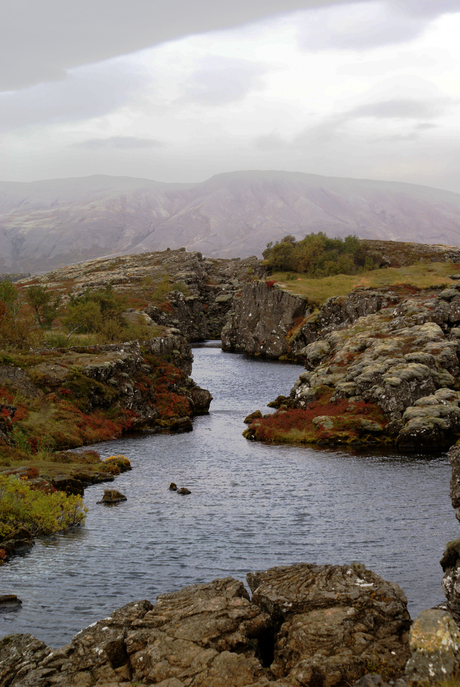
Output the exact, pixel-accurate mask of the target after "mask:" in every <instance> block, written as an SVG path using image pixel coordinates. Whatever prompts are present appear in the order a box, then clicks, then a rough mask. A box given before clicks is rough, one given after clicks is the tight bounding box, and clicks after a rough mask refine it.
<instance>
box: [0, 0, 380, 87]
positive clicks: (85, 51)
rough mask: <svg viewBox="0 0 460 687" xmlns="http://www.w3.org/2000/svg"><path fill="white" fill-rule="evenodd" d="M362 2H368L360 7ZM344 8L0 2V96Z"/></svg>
mask: <svg viewBox="0 0 460 687" xmlns="http://www.w3.org/2000/svg"><path fill="white" fill-rule="evenodd" d="M364 1H365V2H368V1H370V0H364ZM348 2H350V0H251V1H250V2H248V0H232V2H230V3H229V2H219V1H218V0H194V1H193V2H191V1H190V0H168V2H166V0H136V1H135V2H134V3H129V2H126V0H79V1H78V2H70V0H40V2H37V0H0V16H1V21H2V40H1V42H0V91H5V90H15V89H19V88H25V87H27V86H31V85H33V84H36V83H39V82H42V81H53V80H57V79H60V78H63V76H64V75H65V73H66V71H67V70H68V69H72V68H74V67H78V66H80V65H84V64H90V63H94V62H99V61H102V60H106V59H109V58H112V57H115V56H118V55H123V54H127V53H130V52H133V51H136V50H141V49H143V48H147V47H150V46H152V45H156V44H158V43H161V42H164V41H168V40H173V39H176V38H180V37H181V36H186V35H190V34H193V33H203V32H206V31H213V30H219V29H226V28H231V27H234V26H238V25H241V24H244V23H248V22H251V21H255V20H259V19H262V18H264V17H267V16H270V15H274V14H281V13H286V12H291V11H295V10H298V9H305V8H311V7H322V6H327V5H334V4H344V3H345V4H346V3H348Z"/></svg>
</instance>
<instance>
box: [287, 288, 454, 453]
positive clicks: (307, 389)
mask: <svg viewBox="0 0 460 687" xmlns="http://www.w3.org/2000/svg"><path fill="white" fill-rule="evenodd" d="M455 291H456V292H457V290H455ZM458 298H459V300H460V297H458ZM445 302H446V301H444V300H443V301H442V303H445ZM438 310H439V309H438V301H434V300H433V298H432V297H427V295H426V294H423V295H421V296H420V298H419V300H416V299H415V298H414V297H411V298H408V299H405V300H403V301H402V302H400V303H399V304H398V306H397V308H396V309H390V308H381V309H380V310H379V311H378V312H377V313H375V314H372V315H368V316H365V317H361V318H359V319H357V320H356V321H355V322H354V323H353V324H351V325H350V326H349V327H347V328H342V329H336V330H334V331H331V332H330V333H329V334H327V335H326V336H325V338H324V339H321V340H318V341H316V342H314V343H311V344H309V345H308V346H307V347H306V348H305V349H304V350H303V353H304V354H305V358H306V367H307V368H308V371H306V372H303V373H302V374H301V375H300V376H299V378H298V380H297V381H296V382H295V384H294V386H293V389H292V391H291V399H292V402H293V407H294V408H299V409H308V408H310V407H311V406H312V404H315V403H317V401H318V399H319V398H322V397H324V394H325V389H329V390H330V391H329V395H330V403H331V404H333V403H336V402H337V401H338V400H340V399H348V400H349V401H350V403H352V402H353V403H356V402H364V403H367V404H374V405H376V406H377V407H378V408H380V410H381V411H383V413H384V415H385V418H386V422H385V423H383V424H382V427H381V433H380V437H381V438H382V440H388V439H391V440H392V441H395V442H396V443H397V444H398V445H399V446H400V447H401V448H405V449H415V448H426V447H428V446H448V445H451V444H452V443H453V442H454V441H455V440H456V439H457V437H458V436H460V407H459V405H460V393H459V392H458V391H457V390H456V389H457V384H458V380H459V377H460V367H459V358H458V350H459V349H458V340H457V339H456V338H452V339H451V338H449V329H448V327H447V325H446V318H447V319H448V317H450V316H452V313H451V312H450V314H449V316H447V315H446V313H444V315H443V318H444V319H442V318H440V317H439V312H438ZM430 318H435V319H438V320H439V321H440V323H441V324H439V323H438V322H434V321H430ZM441 325H442V326H441ZM331 391H332V395H331V393H330V392H331ZM318 410H319V409H318ZM334 414H336V413H332V412H331V413H328V412H324V410H323V412H322V413H321V412H318V416H321V415H323V416H327V415H334ZM321 422H322V420H321V419H318V420H317V421H316V424H317V427H318V428H320V429H321V428H323V429H324V426H323V425H324V422H326V424H328V425H331V427H329V429H331V428H332V427H333V426H335V427H338V428H339V430H340V431H339V432H335V434H334V435H332V434H330V433H329V435H328V436H329V441H335V440H337V441H342V440H343V439H344V436H345V438H346V433H347V431H348V430H347V428H346V427H344V426H343V425H344V423H345V416H343V415H342V416H339V418H336V419H334V420H330V419H328V420H325V421H324V422H323V424H321ZM345 424H346V423H345ZM369 429H370V430H371V431H370V435H371V436H370V440H372V441H373V440H375V437H378V436H379V432H378V428H377V426H376V425H375V424H374V426H373V429H374V430H377V431H376V432H375V431H373V430H372V428H371V426H370V425H369ZM344 432H345V435H344ZM323 434H324V433H323ZM361 434H362V433H361Z"/></svg>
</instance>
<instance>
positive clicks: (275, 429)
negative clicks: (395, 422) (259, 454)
mask: <svg viewBox="0 0 460 687" xmlns="http://www.w3.org/2000/svg"><path fill="white" fill-rule="evenodd" d="M331 395H332V392H331V391H330V390H329V391H328V392H326V393H325V394H324V395H323V396H322V397H320V398H319V399H318V400H317V401H314V402H313V403H312V404H311V405H310V407H309V408H307V409H305V410H302V409H300V408H298V409H291V410H279V411H277V412H276V413H273V415H270V417H268V418H262V419H258V420H256V421H255V422H253V424H252V425H251V430H252V431H253V433H254V436H255V438H256V439H258V440H259V441H283V439H285V438H286V435H288V434H289V433H290V432H292V431H293V430H294V431H295V432H296V433H299V434H304V435H308V436H309V437H310V438H309V441H312V439H313V437H314V438H315V439H316V441H319V442H329V441H333V440H334V438H336V437H337V432H346V433H347V435H348V438H349V440H353V439H358V438H359V435H360V433H361V432H362V424H361V422H360V420H361V418H362V417H365V418H366V419H368V420H374V421H376V422H379V423H380V424H382V426H384V425H386V419H385V417H384V415H383V413H382V411H381V410H380V408H379V407H378V406H377V405H376V404H374V403H365V402H364V401H360V402H358V403H350V402H349V401H348V399H341V400H338V401H334V402H332V403H331V402H330V398H331ZM319 416H327V417H333V418H334V427H333V428H331V429H322V428H320V427H316V426H315V425H314V423H313V420H314V418H316V417H319Z"/></svg>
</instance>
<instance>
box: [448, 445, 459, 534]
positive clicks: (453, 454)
mask: <svg viewBox="0 0 460 687" xmlns="http://www.w3.org/2000/svg"><path fill="white" fill-rule="evenodd" d="M447 457H448V458H449V462H450V464H451V467H452V475H451V478H450V500H451V502H452V508H453V509H454V511H455V517H456V518H457V520H459V521H460V445H458V446H451V448H450V449H449V451H448V453H447Z"/></svg>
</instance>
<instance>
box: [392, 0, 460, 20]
mask: <svg viewBox="0 0 460 687" xmlns="http://www.w3.org/2000/svg"><path fill="white" fill-rule="evenodd" d="M389 5H390V6H391V7H393V8H394V9H395V10H397V11H403V12H406V13H408V14H414V15H422V16H427V17H436V16H439V15H440V14H447V13H451V12H459V11H460V8H459V5H458V0H404V2H401V0H389Z"/></svg>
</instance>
